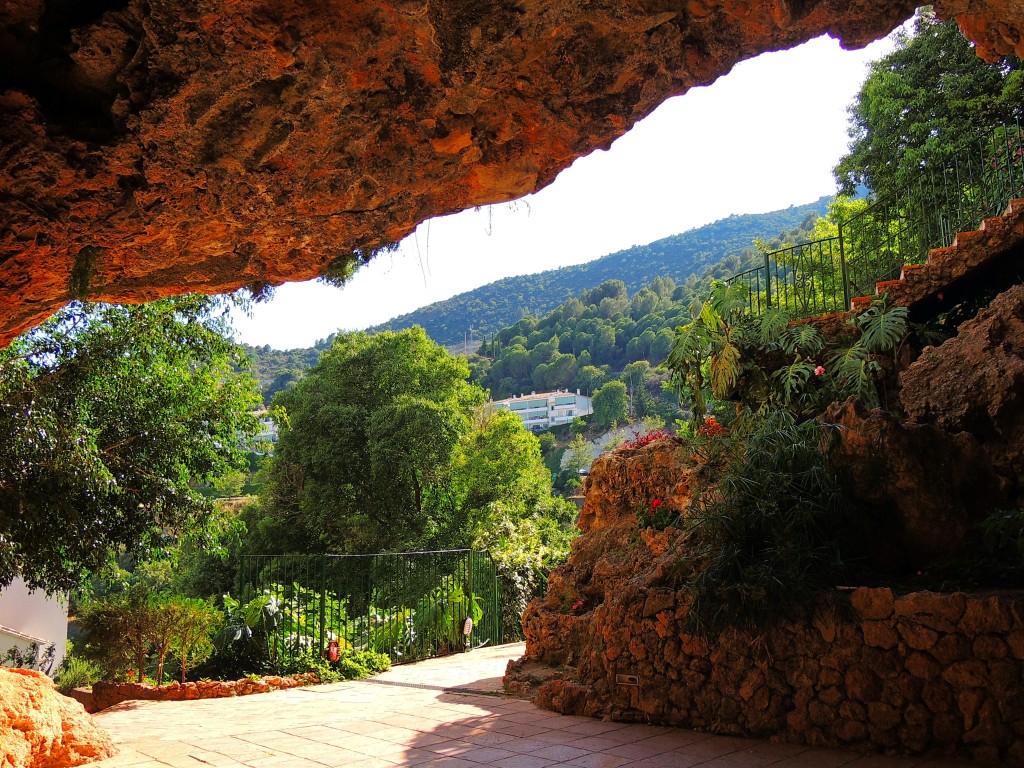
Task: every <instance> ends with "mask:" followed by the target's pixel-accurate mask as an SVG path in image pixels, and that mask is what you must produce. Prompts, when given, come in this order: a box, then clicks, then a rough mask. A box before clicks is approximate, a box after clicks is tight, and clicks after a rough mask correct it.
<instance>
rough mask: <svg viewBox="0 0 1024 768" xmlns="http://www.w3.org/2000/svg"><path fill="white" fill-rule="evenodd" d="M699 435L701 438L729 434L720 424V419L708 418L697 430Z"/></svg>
mask: <svg viewBox="0 0 1024 768" xmlns="http://www.w3.org/2000/svg"><path fill="white" fill-rule="evenodd" d="M697 434H698V435H700V436H701V437H720V436H721V435H724V434H727V433H726V430H725V427H723V426H722V425H721V424H719V423H718V419H716V418H715V417H714V416H708V417H707V418H705V419H704V424H703V425H701V428H700V429H698V430H697Z"/></svg>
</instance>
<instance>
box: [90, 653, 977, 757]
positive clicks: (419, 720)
mask: <svg viewBox="0 0 1024 768" xmlns="http://www.w3.org/2000/svg"><path fill="white" fill-rule="evenodd" d="M522 651H523V647H522V645H521V644H516V645H506V646H500V647H496V648H489V649H480V650H476V651H473V652H471V653H468V654H461V655H457V656H450V657H448V658H444V659H432V660H429V661H423V662H419V663H417V664H408V665H404V666H401V667H396V668H395V669H392V670H391V671H390V672H386V673H384V674H383V675H379V676H378V677H376V678H373V679H370V680H361V681H355V682H348V683H336V684H333V685H324V686H316V687H312V688H296V689H292V690H288V691H277V692H274V693H266V694H259V695H255V696H245V697H239V698H233V699H211V700H206V701H190V702H184V701H183V702H125V703H123V704H120V705H118V706H116V707H113V708H111V709H109V710H107V711H105V712H102V713H100V714H98V715H97V716H96V720H97V721H98V722H99V724H100V725H102V726H103V727H104V728H105V729H106V730H107V731H108V732H109V733H110V734H111V736H112V737H113V739H114V741H115V742H117V744H118V745H119V746H120V747H121V752H120V754H119V755H118V756H116V757H113V758H111V759H109V760H104V761H102V762H99V763H93V764H92V766H94V767H95V768H128V766H131V767H132V768H163V767H164V766H173V768H204V767H205V766H214V767H215V768H229V767H235V766H249V767H250V768H324V766H326V767H328V768H331V767H333V766H351V768H378V767H379V768H386V767H387V766H394V765H403V766H422V768H428V767H429V768H435V767H436V768H442V767H443V768H480V766H482V765H484V766H498V767H499V768H542V767H543V766H550V765H559V766H578V767H580V768H617V767H618V766H638V768H689V767H690V766H698V765H699V766H701V767H702V768H758V767H759V766H769V765H770V766H774V767H775V768H839V766H845V767H846V768H952V766H956V765H962V763H959V762H950V761H948V760H939V759H935V758H932V759H925V758H918V759H913V758H895V757H885V756H881V755H863V754H859V753H854V752H844V751H838V750H822V749H809V748H807V747H802V746H796V745H790V744H773V743H770V742H767V741H755V740H748V739H737V738H728V737H722V736H712V735H708V734H704V733H697V732H694V731H686V730H681V729H674V728H660V727H655V726H650V725H627V724H624V723H610V722H602V721H600V720H591V719H588V718H583V717H566V716H562V715H556V714H553V713H551V712H547V711H544V710H541V709H537V708H536V707H534V706H533V705H532V704H530V703H529V702H526V701H521V700H517V699H509V698H504V697H502V696H500V695H496V694H497V693H498V692H499V691H500V690H501V676H502V674H503V673H504V670H505V664H506V662H507V661H508V660H509V659H511V658H517V657H518V656H519V655H521V654H522Z"/></svg>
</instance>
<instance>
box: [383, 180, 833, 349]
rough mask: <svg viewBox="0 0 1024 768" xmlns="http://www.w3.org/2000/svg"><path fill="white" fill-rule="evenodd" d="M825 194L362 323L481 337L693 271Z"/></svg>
mask: <svg viewBox="0 0 1024 768" xmlns="http://www.w3.org/2000/svg"><path fill="white" fill-rule="evenodd" d="M831 199H832V196H831V195H825V196H822V197H820V198H818V199H817V200H815V201H813V202H810V203H805V204H803V205H791V206H789V207H788V208H782V209H779V210H776V211H769V212H767V213H744V214H733V215H731V216H728V217H726V218H724V219H719V220H717V221H714V222H711V223H710V224H705V225H703V226H701V227H694V228H692V229H689V230H686V231H685V232H681V233H679V234H675V235H670V236H668V237H664V238H661V239H659V240H655V241H654V242H651V243H647V244H646V245H634V246H632V247H630V248H626V249H623V250H620V251H616V252H614V253H610V254H606V255H604V256H601V257H599V258H597V259H593V260H591V261H587V262H584V263H582V264H574V265H570V266H566V267H559V268H556V269H550V270H544V271H542V272H534V273H531V274H528V275H517V276H513V277H504V278H501V279H500V280H495V281H493V282H491V283H487V284H486V285H482V286H480V287H478V288H474V289H473V290H471V291H465V292H463V293H460V294H457V295H456V296H452V297H451V298H448V299H444V300H442V301H437V302H434V303H432V304H428V305H426V306H423V307H420V308H418V309H415V310H413V311H412V312H407V313H405V314H402V315H399V316H397V317H394V318H392V319H390V320H388V321H387V322H384V323H380V324H378V325H374V326H371V327H370V328H367V331H368V332H370V333H375V332H378V331H385V330H390V331H395V330H400V329H402V328H408V327H410V326H412V325H420V326H423V328H424V329H426V331H427V334H428V335H429V336H430V337H431V338H432V339H434V340H435V341H436V342H438V343H439V344H443V345H452V344H458V343H462V342H463V340H464V339H465V338H466V335H467V334H469V333H470V330H472V334H473V335H479V336H478V338H483V337H484V336H486V335H488V334H492V333H495V332H497V331H498V330H500V329H501V328H504V327H506V326H509V325H512V324H513V323H515V322H516V321H517V320H519V319H520V318H521V317H523V316H524V315H527V314H532V315H537V316H540V315H543V314H544V313H546V312H550V311H551V310H552V309H554V308H555V307H557V306H558V305H559V304H561V303H562V302H563V301H565V300H566V299H569V298H572V297H574V296H576V295H577V294H578V293H579V292H580V291H583V290H587V289H590V288H595V287H596V286H598V285H600V284H601V283H602V282H604V281H605V280H609V279H621V280H623V281H624V282H625V283H626V287H627V289H628V290H629V291H630V292H631V293H632V292H634V291H637V290H639V289H640V288H641V287H643V286H645V285H647V284H648V283H650V282H651V281H652V280H653V279H654V278H655V277H671V278H672V279H674V280H676V281H678V282H683V281H685V280H686V279H687V278H688V277H689V276H690V275H691V274H696V273H697V272H699V271H700V270H701V269H703V268H705V267H707V266H710V265H711V264H714V263H715V262H716V261H719V260H720V259H722V258H725V257H726V256H729V255H731V254H733V253H738V252H740V251H742V250H744V249H746V248H750V247H752V245H753V240H754V238H755V237H774V236H775V235H776V234H777V233H778V232H780V231H782V230H786V229H789V228H791V227H794V226H796V225H798V224H800V223H801V221H803V220H804V219H805V218H806V217H807V216H808V215H810V214H812V213H814V214H817V215H819V216H823V215H825V213H826V211H827V209H828V203H829V201H831Z"/></svg>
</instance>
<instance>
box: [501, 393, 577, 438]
mask: <svg viewBox="0 0 1024 768" xmlns="http://www.w3.org/2000/svg"><path fill="white" fill-rule="evenodd" d="M494 406H495V407H496V408H504V409H505V410H508V411H512V413H514V414H515V415H516V416H518V417H519V418H520V419H522V420H523V424H524V425H525V426H526V428H527V429H529V430H531V431H533V432H540V431H541V430H544V429H550V428H551V427H557V426H558V425H559V424H568V423H569V422H570V421H572V420H573V419H575V418H576V417H577V416H586V415H587V414H590V413H593V412H594V408H593V403H592V400H591V398H589V397H587V396H586V395H581V394H580V391H579V390H578V389H577V390H576V392H575V393H573V392H569V391H568V390H556V391H554V392H541V393H540V394H537V393H536V392H531V393H530V394H528V395H519V397H506V398H505V399H504V400H495V401H494Z"/></svg>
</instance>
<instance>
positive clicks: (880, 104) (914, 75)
mask: <svg viewBox="0 0 1024 768" xmlns="http://www.w3.org/2000/svg"><path fill="white" fill-rule="evenodd" d="M1022 105H1024V71H1022V63H1021V60H1020V59H1017V58H1015V57H1007V58H1004V59H1001V60H999V61H997V62H994V63H992V64H986V63H985V62H983V61H982V60H981V59H980V58H978V56H977V54H976V53H975V52H974V48H973V47H972V46H971V44H970V43H969V42H967V40H965V39H964V36H963V35H962V34H961V33H960V30H959V29H958V27H957V24H956V21H955V20H952V19H951V20H949V21H945V22H943V21H939V20H938V19H937V18H936V17H935V15H934V13H933V12H931V11H930V10H928V9H925V10H922V11H920V12H919V13H918V16H917V19H916V23H915V26H914V32H913V33H912V34H911V33H905V32H903V33H900V34H899V36H898V38H897V42H896V49H895V50H894V51H893V52H892V53H890V54H889V55H887V56H883V57H882V58H881V59H879V60H878V61H876V62H874V63H873V64H872V65H871V71H870V74H869V75H868V77H867V79H866V80H865V81H864V85H862V86H861V89H860V91H859V93H858V94H857V97H856V99H855V101H854V103H853V104H852V105H851V106H850V109H849V113H850V128H849V133H850V139H851V143H850V152H849V154H848V155H846V156H845V157H843V158H842V160H840V162H839V164H838V165H837V166H836V168H835V176H836V180H837V181H838V182H839V186H840V189H841V190H842V191H843V192H844V193H846V194H852V193H853V192H854V191H855V190H856V188H857V186H858V185H860V184H865V185H867V186H868V187H869V188H870V189H871V190H872V191H873V192H874V193H875V194H876V195H878V196H883V195H886V194H889V193H890V192H893V191H896V190H899V189H902V188H903V187H904V186H906V185H907V184H908V183H910V182H911V181H913V179H914V175H915V172H916V169H917V168H919V167H920V164H921V162H922V160H923V159H924V158H932V159H935V160H940V161H941V160H942V159H943V158H944V157H947V156H949V154H951V153H952V152H954V151H956V148H957V147H958V146H959V145H960V144H961V143H962V142H963V141H965V140H966V139H968V138H970V137H973V136H975V135H976V134H977V132H978V131H979V130H981V129H983V128H985V127H988V126H992V125H993V124H996V123H1000V122H1013V121H1014V120H1016V119H1020V118H1021V117H1022V116H1024V106H1022Z"/></svg>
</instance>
